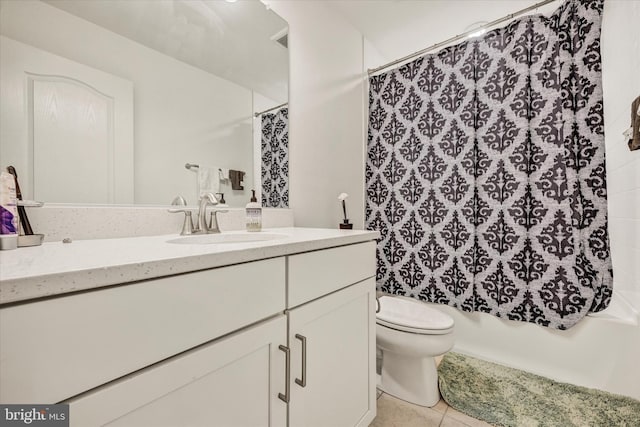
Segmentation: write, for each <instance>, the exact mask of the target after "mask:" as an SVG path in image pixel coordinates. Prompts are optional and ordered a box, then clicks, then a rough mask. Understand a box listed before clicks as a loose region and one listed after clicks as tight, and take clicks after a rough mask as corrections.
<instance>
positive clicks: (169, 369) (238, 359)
mask: <svg viewBox="0 0 640 427" xmlns="http://www.w3.org/2000/svg"><path fill="white" fill-rule="evenodd" d="M286 330H287V328H286V318H285V316H284V315H280V316H278V317H277V318H274V319H272V320H268V321H265V322H262V323H260V324H258V325H257V326H254V327H251V328H248V329H246V330H243V331H240V332H238V333H235V334H233V335H230V336H228V337H226V338H222V339H220V340H217V341H214V342H212V343H210V344H207V345H204V346H201V347H198V348H196V349H194V350H191V351H188V352H186V353H183V354H182V355H178V356H175V357H173V358H171V359H168V360H166V361H164V362H162V363H159V364H157V365H154V366H151V367H149V368H147V369H145V370H142V371H140V372H138V373H134V374H131V375H130V376H128V377H125V378H123V379H121V380H118V381H116V382H114V383H111V384H108V385H106V386H104V387H101V388H99V389H97V390H95V391H93V392H90V393H87V394H84V395H82V396H79V397H78V398H75V399H72V400H70V401H69V402H68V403H69V404H70V420H71V426H82V427H85V426H104V425H108V426H127V427H128V426H136V427H145V426H149V427H163V426H167V427H175V426H190V427H192V426H193V427H195V426H224V427H231V426H274V427H281V426H284V425H286V419H287V418H286V417H287V405H286V403H285V402H283V401H282V400H280V399H278V394H279V393H284V390H285V356H284V353H283V352H282V351H280V350H279V348H278V347H279V345H280V344H284V343H285V340H286Z"/></svg>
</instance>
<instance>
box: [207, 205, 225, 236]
mask: <svg viewBox="0 0 640 427" xmlns="http://www.w3.org/2000/svg"><path fill="white" fill-rule="evenodd" d="M227 212H229V211H228V210H222V209H214V210H212V211H211V216H210V217H209V225H208V228H209V230H208V232H209V233H220V226H219V225H218V214H219V213H227Z"/></svg>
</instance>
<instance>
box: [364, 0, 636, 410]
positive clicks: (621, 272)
mask: <svg viewBox="0 0 640 427" xmlns="http://www.w3.org/2000/svg"><path fill="white" fill-rule="evenodd" d="M356 3H357V2H356ZM409 3H410V2H407V5H408V4H409ZM450 3H452V4H453V5H455V7H451V8H439V9H436V10H434V13H433V14H425V15H422V16H414V18H415V19H414V20H413V21H411V22H409V21H407V23H406V25H404V26H402V28H398V29H396V31H390V32H389V33H388V34H387V35H386V36H385V37H384V38H382V39H383V40H384V43H383V44H379V45H376V44H375V43H374V42H372V43H371V46H370V47H369V48H367V49H366V50H365V53H367V54H368V57H367V58H365V64H366V65H367V67H374V66H378V65H382V64H383V63H384V62H386V61H390V60H393V59H395V58H399V57H402V56H404V55H406V54H408V53H411V52H413V51H416V50H419V49H421V48H423V47H427V46H429V45H431V44H433V43H436V42H439V41H442V40H445V39H447V38H449V37H451V36H453V35H455V34H459V33H462V32H463V31H464V30H465V28H466V27H467V26H468V25H470V24H472V23H474V22H477V21H479V20H487V21H490V20H493V19H496V18H499V17H501V16H503V15H506V14H508V13H511V12H514V11H516V10H518V9H521V8H524V7H527V6H529V5H531V4H533V3H535V1H533V0H532V1H524V2H523V1H520V0H519V1H514V2H506V1H505V2H499V1H498V2H495V1H474V0H459V1H456V2H450ZM434 4H440V5H442V2H434ZM407 5H405V6H400V7H406V6H407ZM557 5H558V4H557V3H554V4H552V5H547V6H546V7H545V9H544V11H545V12H546V11H548V10H550V9H554V8H555V7H557ZM353 19H354V23H355V24H356V25H361V24H359V23H358V22H356V21H355V19H356V18H355V17H354V18H353ZM638 22H640V1H636V0H633V1H630V0H606V1H605V10H604V18H603V28H602V59H603V64H602V65H603V85H604V107H605V126H606V127H605V143H606V156H607V169H608V170H607V173H608V177H607V187H608V194H609V230H610V237H611V253H612V261H613V268H614V289H615V291H616V292H620V293H622V294H624V295H625V297H627V298H628V299H631V300H635V307H636V308H637V309H639V310H640V262H639V261H640V151H636V152H629V150H628V148H627V145H626V141H624V140H623V138H622V132H623V131H624V130H625V129H626V128H628V127H629V125H630V113H631V112H630V108H631V102H632V100H633V99H634V98H635V97H636V96H638V95H640V78H639V77H638V76H640V56H639V55H637V52H640V34H639V33H638V31H637V28H638V26H637V23H638ZM412 23H413V24H412ZM393 46H397V49H396V51H395V52H393ZM443 309H444V310H445V311H447V312H449V313H450V314H451V315H452V316H453V317H454V318H455V321H456V327H457V344H456V348H457V349H459V350H464V351H466V352H468V353H471V354H476V355H478V356H480V357H484V358H487V359H490V360H495V361H498V362H500V363H504V364H507V365H511V366H515V367H518V368H520V369H525V370H529V371H532V372H536V373H539V374H541V375H545V376H549V377H551V378H556V379H559V380H561V381H567V382H572V383H576V384H581V385H585V386H590V387H596V388H601V389H605V390H609V391H613V392H617V393H622V394H627V395H630V396H634V397H636V398H640V371H639V370H638V360H640V327H639V326H638V324H637V322H636V323H633V322H631V323H628V324H623V323H620V322H617V321H611V320H604V319H602V318H587V319H585V321H583V322H581V323H579V324H578V325H577V326H575V327H574V328H572V329H570V330H569V331H553V330H548V329H546V328H541V327H538V326H535V325H530V324H517V323H515V322H508V321H505V320H501V319H497V318H494V317H492V316H489V315H485V314H479V313H475V314H467V313H462V312H459V311H457V310H455V309H453V308H449V307H443Z"/></svg>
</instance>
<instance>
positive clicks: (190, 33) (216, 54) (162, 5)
mask: <svg viewBox="0 0 640 427" xmlns="http://www.w3.org/2000/svg"><path fill="white" fill-rule="evenodd" d="M43 1H45V2H46V3H48V4H50V5H52V6H55V7H57V8H59V9H62V10H64V11H66V12H69V13H71V14H73V15H76V16H79V17H80V18H83V19H85V20H87V21H90V22H92V23H94V24H96V25H99V26H101V27H103V28H106V29H108V30H110V31H112V32H114V33H117V34H119V35H122V36H124V37H126V38H128V39H131V40H133V41H135V42H138V43H140V44H142V45H145V46H147V47H149V48H151V49H154V50H157V51H160V52H162V53H164V54H166V55H169V56H172V57H174V58H176V59H178V60H180V61H183V62H186V63H188V64H190V65H193V66H195V67H198V68H200V69H203V70H205V71H208V72H210V73H212V74H215V75H218V76H220V77H223V78H225V79H227V80H230V81H233V82H235V83H238V84H240V85H241V86H244V87H248V88H250V89H253V90H255V91H257V92H259V93H261V94H263V95H265V96H267V97H270V98H272V99H274V100H277V101H281V102H283V101H282V100H284V101H286V99H287V85H288V70H289V61H288V50H287V49H286V48H284V47H282V46H281V45H279V44H278V43H276V42H275V41H274V40H272V38H273V37H274V36H275V35H277V34H281V33H283V32H286V31H287V22H286V21H284V20H283V19H282V18H280V17H279V16H278V15H276V14H275V13H274V12H272V11H270V10H267V8H266V7H265V5H264V4H263V3H261V2H260V1H257V0H255V1H238V2H235V3H229V2H226V1H221V0H218V1H206V0H136V1H131V0H91V1H78V0H43ZM248 61H250V63H251V66H247V62H248Z"/></svg>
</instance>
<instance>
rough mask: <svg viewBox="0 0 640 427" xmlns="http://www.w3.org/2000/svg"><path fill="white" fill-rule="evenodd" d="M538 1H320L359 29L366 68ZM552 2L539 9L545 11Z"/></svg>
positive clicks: (555, 5)
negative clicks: (366, 49) (369, 54)
mask: <svg viewBox="0 0 640 427" xmlns="http://www.w3.org/2000/svg"><path fill="white" fill-rule="evenodd" d="M539 1H540V0H508V1H507V0H482V1H479V0H340V1H328V2H325V4H326V5H327V7H329V8H331V9H332V10H334V12H336V13H338V14H339V15H341V16H342V17H343V18H344V19H345V20H347V21H348V22H349V23H350V24H351V25H352V26H354V27H355V28H356V29H357V30H358V31H360V32H361V33H362V34H363V36H364V37H365V39H367V41H368V42H369V43H370V47H371V48H372V49H374V50H375V51H376V52H375V53H376V54H377V56H378V60H377V63H375V62H374V63H370V64H367V65H368V66H369V67H373V66H377V65H381V64H382V63H384V62H387V61H391V60H394V59H396V58H400V57H402V56H405V55H408V54H410V53H413V52H416V51H419V50H421V49H424V48H426V47H428V46H430V45H432V44H435V43H439V42H441V41H443V40H446V39H448V38H449V37H453V36H455V35H457V34H461V33H464V32H465V31H468V30H469V29H471V28H474V27H475V26H477V25H478V23H479V22H490V21H493V20H495V19H498V18H502V17H503V16H505V15H508V14H511V13H513V12H516V11H519V10H521V9H524V8H526V7H529V6H531V5H533V4H535V3H537V2H539ZM558 3H559V2H554V3H551V4H549V5H546V6H545V7H543V8H540V10H539V12H540V13H546V12H547V11H548V10H553V9H555V8H556V7H557V6H558Z"/></svg>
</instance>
